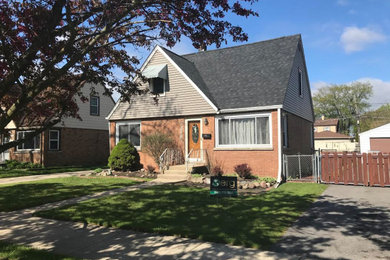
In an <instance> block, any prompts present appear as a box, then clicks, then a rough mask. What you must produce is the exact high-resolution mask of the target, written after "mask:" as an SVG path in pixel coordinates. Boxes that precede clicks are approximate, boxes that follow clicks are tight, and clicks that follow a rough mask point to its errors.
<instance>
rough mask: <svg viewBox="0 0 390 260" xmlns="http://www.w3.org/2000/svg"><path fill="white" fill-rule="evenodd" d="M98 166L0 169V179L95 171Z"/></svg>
mask: <svg viewBox="0 0 390 260" xmlns="http://www.w3.org/2000/svg"><path fill="white" fill-rule="evenodd" d="M96 168H98V166H87V167H83V166H61V167H47V168H42V169H12V170H7V169H0V178H11V177H21V176H30V175H39V174H50V173H62V172H77V171H86V170H95V169H96Z"/></svg>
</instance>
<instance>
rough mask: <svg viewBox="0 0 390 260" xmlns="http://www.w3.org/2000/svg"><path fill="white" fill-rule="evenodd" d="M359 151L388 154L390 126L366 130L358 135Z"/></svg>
mask: <svg viewBox="0 0 390 260" xmlns="http://www.w3.org/2000/svg"><path fill="white" fill-rule="evenodd" d="M359 137H360V151H361V152H362V153H368V152H382V153H390V124H386V125H382V126H380V127H377V128H374V129H371V130H368V131H366V132H363V133H361V134H360V135H359Z"/></svg>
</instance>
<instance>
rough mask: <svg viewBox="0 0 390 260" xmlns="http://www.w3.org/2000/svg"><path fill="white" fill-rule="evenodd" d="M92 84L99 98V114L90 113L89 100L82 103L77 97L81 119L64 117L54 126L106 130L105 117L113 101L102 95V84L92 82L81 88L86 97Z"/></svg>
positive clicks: (106, 122) (112, 105)
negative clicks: (92, 114)
mask: <svg viewBox="0 0 390 260" xmlns="http://www.w3.org/2000/svg"><path fill="white" fill-rule="evenodd" d="M92 86H94V88H95V91H96V94H98V96H99V99H100V111H99V116H91V115H90V107H89V102H90V101H89V100H88V101H87V102H85V103H83V102H81V100H80V99H77V104H78V106H79V109H80V110H79V115H80V117H81V119H82V120H79V119H76V118H65V119H64V120H63V121H62V123H60V124H58V125H56V127H68V128H82V129H97V130H108V121H107V120H106V117H107V116H108V114H109V113H110V111H111V110H112V108H113V107H114V105H115V104H114V101H113V100H112V98H111V97H109V96H106V95H103V93H104V89H103V86H102V85H92V83H87V84H85V85H84V86H83V88H82V91H83V94H84V95H85V96H86V97H88V99H89V96H90V94H91V87H92Z"/></svg>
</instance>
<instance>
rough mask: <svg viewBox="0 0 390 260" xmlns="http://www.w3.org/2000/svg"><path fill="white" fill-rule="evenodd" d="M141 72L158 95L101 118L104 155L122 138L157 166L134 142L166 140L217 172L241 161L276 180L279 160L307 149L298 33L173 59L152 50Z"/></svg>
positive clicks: (306, 100)
mask: <svg viewBox="0 0 390 260" xmlns="http://www.w3.org/2000/svg"><path fill="white" fill-rule="evenodd" d="M141 71H142V72H143V75H144V76H145V77H147V78H149V84H144V85H143V87H145V88H147V87H149V89H151V92H153V93H155V94H156V93H157V94H158V102H155V101H154V99H153V97H154V95H152V94H150V93H149V94H146V95H142V96H133V97H131V101H130V102H120V101H119V102H118V103H117V104H116V106H115V108H114V109H113V110H112V112H111V113H110V115H109V116H108V120H109V121H110V137H111V138H110V147H111V149H112V148H113V147H114V146H115V145H116V144H117V143H118V141H119V140H120V139H122V138H127V139H128V140H130V141H131V142H132V143H133V144H134V145H135V146H136V147H137V149H138V150H139V152H140V156H141V163H142V164H143V165H144V166H145V167H146V166H147V165H154V166H155V167H157V165H156V164H155V163H154V161H153V160H152V158H151V157H150V156H149V155H147V154H146V153H145V152H144V151H143V147H142V137H143V136H146V135H148V134H150V133H153V132H157V131H158V132H165V133H167V134H169V135H171V136H172V137H173V138H174V139H175V142H176V146H177V148H178V149H179V151H181V152H182V153H183V154H184V155H185V158H186V159H187V161H205V160H206V159H205V158H206V157H207V158H208V160H209V161H211V162H212V164H213V165H219V166H221V167H222V168H223V170H224V171H225V173H231V172H233V171H234V166H235V165H237V164H242V163H247V164H248V165H249V166H250V167H251V168H252V170H253V173H254V174H256V175H258V176H270V177H275V178H279V179H280V178H281V170H282V154H283V153H285V154H296V153H298V152H300V153H302V154H311V153H312V151H313V148H314V147H313V121H314V116H313V106H312V99H311V93H310V86H309V80H308V75H307V69H306V63H305V57H304V53H303V47H302V41H301V36H300V35H294V36H289V37H282V38H277V39H273V40H268V41H262V42H257V43H252V44H246V45H241V46H236V47H230V48H224V49H217V50H211V51H200V52H197V53H193V54H188V55H181V56H180V55H177V54H175V53H173V52H171V51H169V50H167V49H165V48H163V47H160V46H156V47H155V48H154V49H153V51H152V53H151V54H150V55H149V57H148V59H147V60H146V61H145V63H144V64H143V66H142V68H141Z"/></svg>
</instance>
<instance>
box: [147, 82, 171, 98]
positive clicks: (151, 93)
mask: <svg viewBox="0 0 390 260" xmlns="http://www.w3.org/2000/svg"><path fill="white" fill-rule="evenodd" d="M154 79H155V78H150V79H149V80H154ZM160 79H162V80H163V82H164V84H163V90H164V91H163V93H161V94H154V93H153V92H152V90H151V88H150V82H148V83H149V90H150V95H151V96H159V97H164V96H165V92H166V89H167V86H166V85H167V81H168V80H166V79H164V78H160Z"/></svg>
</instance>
